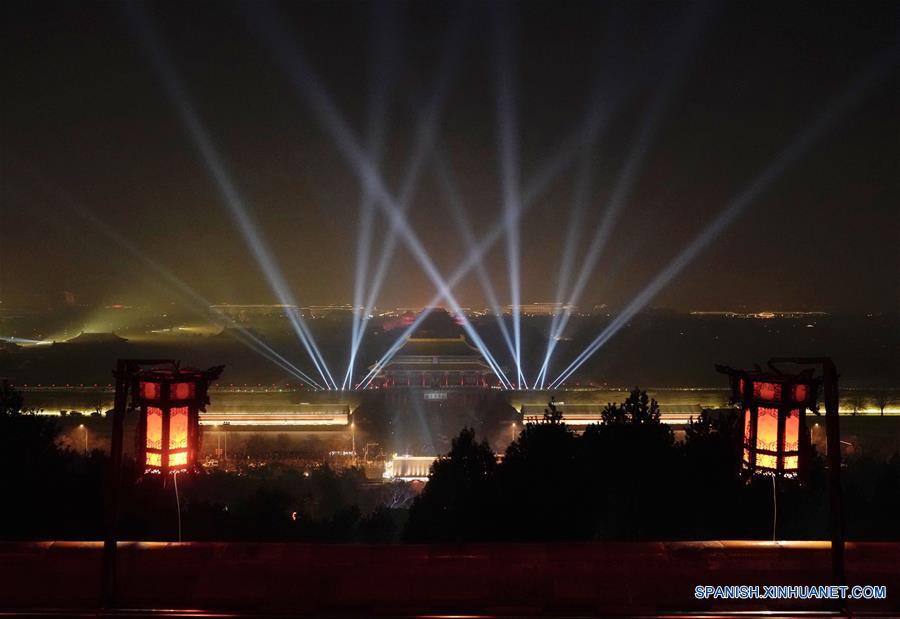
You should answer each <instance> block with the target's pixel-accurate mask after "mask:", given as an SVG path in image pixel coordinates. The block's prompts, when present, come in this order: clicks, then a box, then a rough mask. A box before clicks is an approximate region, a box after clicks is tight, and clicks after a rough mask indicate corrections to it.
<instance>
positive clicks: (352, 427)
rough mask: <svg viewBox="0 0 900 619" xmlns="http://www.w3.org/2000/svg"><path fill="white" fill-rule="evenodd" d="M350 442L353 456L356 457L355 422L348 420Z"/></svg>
mask: <svg viewBox="0 0 900 619" xmlns="http://www.w3.org/2000/svg"><path fill="white" fill-rule="evenodd" d="M350 444H351V449H352V451H353V458H354V460H355V459H356V423H355V422H353V421H351V422H350Z"/></svg>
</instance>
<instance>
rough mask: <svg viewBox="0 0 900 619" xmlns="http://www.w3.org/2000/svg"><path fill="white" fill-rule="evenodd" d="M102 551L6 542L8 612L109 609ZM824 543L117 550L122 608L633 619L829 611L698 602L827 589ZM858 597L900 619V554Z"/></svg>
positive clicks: (861, 556) (878, 566)
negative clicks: (737, 593) (875, 593)
mask: <svg viewBox="0 0 900 619" xmlns="http://www.w3.org/2000/svg"><path fill="white" fill-rule="evenodd" d="M101 547H102V545H101V544H100V543H97V542H31V543H12V542H10V543H0V610H3V611H7V612H12V613H16V612H22V611H25V610H26V609H61V610H68V611H78V610H85V611H90V610H91V609H96V608H97V607H98V606H99V599H100V598H99V595H100V558H101ZM829 574H830V562H829V549H828V544H827V543H822V542H776V543H769V542H727V541H709V542H665V543H596V544H473V545H459V546H451V545H446V546H444V545H429V546H424V545H396V546H374V545H369V546H366V545H326V544H322V545H313V544H292V543H271V544H257V543H193V542H187V543H180V544H179V543H154V542H123V543H121V544H120V545H119V587H118V607H119V608H123V609H180V610H191V609H198V610H203V611H224V612H237V613H249V614H266V613H271V614H287V615H303V614H316V615H332V616H334V615H354V614H355V615H365V616H373V615H404V616H409V615H420V614H445V615H446V614H457V615H458V614H478V615H500V616H504V615H505V616H512V615H515V616H520V615H558V616H559V615H566V616H575V615H577V616H592V615H594V616H596V615H604V616H608V615H634V614H646V615H654V614H665V613H670V612H675V613H685V612H698V611H699V612H710V611H743V612H747V611H753V612H759V611H767V610H768V611H771V610H778V611H789V612H790V611H799V610H825V609H828V608H833V604H832V605H831V606H829V604H828V603H824V602H817V601H758V600H698V599H696V598H695V595H694V590H695V587H696V586H697V585H760V586H763V585H784V584H795V585H827V584H829ZM847 578H848V584H850V585H884V586H886V587H887V599H886V600H853V601H849V602H848V605H849V607H850V609H851V610H854V611H856V612H861V613H871V614H875V615H877V616H886V615H890V614H900V543H849V544H847Z"/></svg>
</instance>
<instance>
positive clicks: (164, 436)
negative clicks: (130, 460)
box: [130, 364, 222, 475]
mask: <svg viewBox="0 0 900 619" xmlns="http://www.w3.org/2000/svg"><path fill="white" fill-rule="evenodd" d="M221 372H222V368H221V367H215V368H210V369H209V370H204V371H201V370H195V369H190V368H179V367H178V366H177V365H174V364H173V365H172V367H169V368H151V369H146V370H142V371H140V372H136V373H134V374H133V375H132V376H131V385H130V388H131V395H132V406H133V407H134V408H135V409H136V410H137V411H138V413H139V420H138V431H137V436H136V441H137V446H136V447H137V450H136V451H137V457H138V462H139V465H140V466H143V468H144V473H151V474H160V475H168V474H169V473H176V472H183V471H190V470H193V469H194V468H196V462H197V454H198V453H199V451H200V412H201V411H205V410H206V405H207V404H209V396H208V393H207V392H208V389H209V384H210V382H211V381H213V380H215V379H216V378H218V376H219V374H221ZM157 416H158V419H156V420H152V418H155V417H157ZM173 435H174V436H173ZM157 437H158V438H157ZM173 441H176V442H175V443H174V444H173Z"/></svg>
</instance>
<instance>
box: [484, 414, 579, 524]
mask: <svg viewBox="0 0 900 619" xmlns="http://www.w3.org/2000/svg"><path fill="white" fill-rule="evenodd" d="M577 445H578V438H577V436H576V434H575V433H574V432H573V431H572V429H571V428H569V426H568V425H566V424H565V423H564V421H563V417H562V412H561V411H559V409H558V408H557V407H556V404H555V402H554V401H553V400H551V401H550V402H549V403H548V405H547V410H546V411H545V413H544V418H543V420H542V421H541V422H537V423H535V422H530V423H526V424H525V427H524V429H523V430H522V432H520V433H519V435H518V437H516V440H515V441H513V442H512V443H510V444H509V446H508V447H507V449H506V454H505V456H504V459H503V463H502V465H501V466H500V468H499V470H498V487H497V496H498V497H499V499H500V506H501V508H500V510H499V511H498V520H499V524H498V526H499V529H498V532H497V535H498V537H499V538H500V539H511V540H534V541H553V540H567V539H583V538H584V536H585V527H586V520H587V519H586V518H585V517H584V513H583V510H581V509H580V506H582V505H584V500H583V498H584V495H585V493H586V492H588V491H589V488H588V487H587V485H586V484H584V483H583V477H582V470H581V467H580V465H579V461H578V450H577Z"/></svg>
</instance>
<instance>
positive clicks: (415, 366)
mask: <svg viewBox="0 0 900 619" xmlns="http://www.w3.org/2000/svg"><path fill="white" fill-rule="evenodd" d="M427 370H437V371H449V372H452V371H467V370H468V371H471V370H479V371H480V370H485V371H490V366H489V365H488V364H487V363H485V361H484V358H483V357H482V356H481V352H479V350H478V349H477V348H475V347H474V346H472V345H471V344H469V343H468V342H467V341H466V340H465V338H464V337H463V336H461V335H460V336H459V337H411V338H409V339H407V340H406V343H405V344H403V347H402V348H400V350H399V351H397V354H396V355H394V358H393V359H391V361H390V362H388V364H387V365H386V366H385V367H384V370H383V371H385V372H390V371H395V372H396V371H427Z"/></svg>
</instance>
